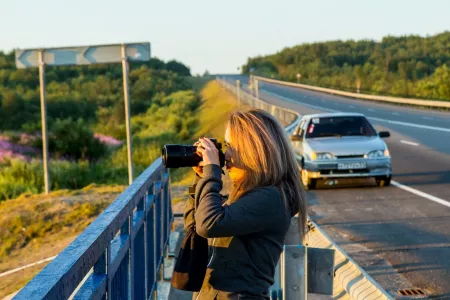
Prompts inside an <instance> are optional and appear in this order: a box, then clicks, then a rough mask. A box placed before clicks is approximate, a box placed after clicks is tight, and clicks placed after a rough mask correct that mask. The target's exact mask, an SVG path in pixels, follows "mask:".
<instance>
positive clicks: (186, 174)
mask: <svg viewBox="0 0 450 300" xmlns="http://www.w3.org/2000/svg"><path fill="white" fill-rule="evenodd" d="M200 97H201V101H202V104H201V106H200V109H199V110H198V116H199V118H198V119H199V124H198V127H197V128H198V129H197V130H196V131H195V133H194V136H193V137H192V138H193V140H197V139H198V138H200V137H203V136H207V137H215V138H217V139H218V140H219V141H220V142H223V138H224V135H225V129H226V125H227V121H228V117H229V115H230V113H231V112H233V111H235V110H236V109H237V102H236V98H234V96H233V95H232V94H231V93H229V92H228V91H226V90H224V89H223V88H222V87H221V86H220V84H219V83H218V82H217V81H215V80H213V81H209V82H207V83H206V84H205V85H204V87H203V88H202V89H201V90H200ZM194 178H195V174H194V172H193V171H192V170H191V169H190V168H181V169H175V170H172V171H171V179H172V184H173V185H190V184H192V182H193V181H194Z"/></svg>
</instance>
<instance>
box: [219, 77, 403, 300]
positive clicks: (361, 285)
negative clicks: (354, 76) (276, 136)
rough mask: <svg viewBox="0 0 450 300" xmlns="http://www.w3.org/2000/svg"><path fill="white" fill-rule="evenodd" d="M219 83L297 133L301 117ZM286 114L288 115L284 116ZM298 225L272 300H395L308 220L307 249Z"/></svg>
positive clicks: (279, 270)
mask: <svg viewBox="0 0 450 300" xmlns="http://www.w3.org/2000/svg"><path fill="white" fill-rule="evenodd" d="M218 81H219V83H220V84H222V86H224V87H225V88H226V89H227V90H229V91H230V92H232V93H233V94H234V95H235V96H236V97H237V98H238V100H239V101H244V102H245V103H246V104H247V105H249V106H252V107H257V108H261V109H264V110H266V111H268V112H270V113H272V114H273V115H275V116H276V117H277V118H279V120H280V121H281V122H283V123H284V124H285V126H286V125H287V126H286V127H285V129H286V132H287V133H288V134H290V133H291V132H292V131H293V130H294V129H295V127H296V125H297V124H298V122H299V121H300V119H301V116H300V114H299V113H297V112H295V111H293V110H290V109H286V108H283V107H279V106H276V105H273V104H270V103H267V102H265V101H262V100H260V99H258V98H257V97H255V96H253V95H251V94H249V93H246V92H245V91H243V90H241V89H240V84H239V82H238V83H237V84H235V85H233V84H231V83H230V82H228V81H226V80H223V79H219V78H218ZM283 110H284V111H285V112H282V111H283ZM275 113H276V114H275ZM289 122H290V123H289ZM297 222H298V221H297V219H296V218H293V219H292V224H291V228H290V230H289V232H288V234H287V236H286V241H285V247H284V252H283V254H282V257H281V259H280V262H281V264H280V265H278V266H277V269H276V276H275V285H274V286H273V287H272V291H271V292H272V297H271V298H272V299H277V300H279V299H285V300H291V299H292V300H294V299H295V300H303V299H306V298H307V293H324V294H330V295H331V294H332V295H333V298H334V299H358V300H359V299H361V300H362V299H365V300H366V299H380V300H384V299H389V300H391V299H394V298H393V297H392V296H391V295H390V294H388V293H387V292H386V291H385V290H384V289H383V288H382V287H381V286H380V285H378V284H377V283H376V282H375V280H373V278H372V277H371V276H370V275H369V274H367V272H365V271H364V270H363V269H361V268H360V267H359V266H358V265H357V264H356V262H355V261H354V260H353V259H352V258H350V257H349V256H348V255H347V254H346V253H345V252H344V251H343V250H342V249H341V248H340V247H339V246H338V245H337V244H336V243H335V242H333V241H332V240H331V239H330V238H329V237H328V235H327V234H326V233H325V232H324V231H323V230H322V229H320V228H319V226H317V224H315V223H314V222H313V221H312V220H308V228H309V231H308V233H307V235H306V237H305V246H306V247H303V246H302V245H301V241H300V235H299V233H298V226H297ZM292 245H293V246H292ZM310 247H314V248H310ZM325 249H327V250H329V249H333V250H335V251H334V252H333V254H334V255H333V256H330V253H327V252H326V251H324V250H325ZM320 250H322V251H320ZM330 257H332V258H331V261H332V262H333V263H332V265H333V266H334V268H333V270H331V271H327V265H326V261H327V260H330ZM330 273H331V274H330ZM327 275H328V276H331V278H332V285H333V287H332V291H331V292H330V293H328V287H327V286H326V285H327V284H328V282H327ZM321 285H323V286H321Z"/></svg>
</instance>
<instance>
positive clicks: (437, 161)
mask: <svg viewBox="0 0 450 300" xmlns="http://www.w3.org/2000/svg"><path fill="white" fill-rule="evenodd" d="M227 79H228V80H230V81H232V82H235V80H236V79H240V80H241V82H242V83H244V87H245V84H247V83H248V78H247V77H244V76H230V77H227ZM259 96H260V98H261V99H263V100H266V101H268V102H271V103H273V104H277V105H281V106H284V107H288V108H290V109H293V110H295V111H298V112H299V113H300V114H309V113H317V112H332V111H344V112H359V113H364V114H365V115H366V116H367V117H368V118H369V120H370V121H371V122H372V124H373V125H374V126H375V127H376V129H377V130H379V131H381V130H388V131H390V132H391V137H390V138H388V139H386V140H385V141H386V143H387V145H388V147H389V150H390V152H391V156H392V165H393V180H394V183H393V185H392V186H390V187H384V188H378V187H375V184H374V181H373V180H370V179H361V180H357V181H354V180H353V181H350V180H339V182H338V184H337V185H333V186H330V185H328V184H327V183H326V182H321V184H320V185H319V186H318V189H316V190H314V191H311V192H308V201H309V214H310V216H311V218H312V219H313V220H315V221H316V222H317V223H318V224H319V225H320V226H321V227H322V228H323V229H324V230H325V231H326V232H327V233H328V234H329V235H330V236H331V237H332V238H333V240H334V241H336V242H337V243H338V244H339V245H340V246H342V248H343V249H344V250H345V251H346V252H347V253H348V254H349V255H350V256H352V257H353V258H354V259H355V260H356V261H357V262H358V263H359V264H360V265H361V267H363V268H364V269H365V270H366V271H367V272H368V273H369V274H370V275H371V276H373V278H374V279H375V280H376V281H377V282H379V283H380V284H381V285H382V286H383V287H384V288H385V289H386V290H388V291H389V292H390V293H392V294H395V293H396V292H397V290H399V289H408V288H420V289H424V290H425V291H426V292H428V293H429V295H430V298H432V299H450V112H437V111H431V110H421V109H415V108H409V107H404V106H397V105H391V104H380V103H377V102H372V101H364V100H356V99H350V98H345V97H341V96H335V95H329V94H324V93H318V92H312V91H307V90H303V89H298V88H291V87H285V86H280V85H274V84H269V83H262V82H259Z"/></svg>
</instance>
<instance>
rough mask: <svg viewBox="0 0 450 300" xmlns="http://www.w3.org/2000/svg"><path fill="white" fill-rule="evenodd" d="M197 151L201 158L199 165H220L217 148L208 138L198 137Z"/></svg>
mask: <svg viewBox="0 0 450 300" xmlns="http://www.w3.org/2000/svg"><path fill="white" fill-rule="evenodd" d="M197 153H198V155H200V156H201V157H202V159H203V161H201V162H200V164H199V166H207V165H218V166H220V160H219V150H217V147H216V145H214V143H213V142H212V141H211V140H210V139H208V138H200V140H199V144H198V146H197Z"/></svg>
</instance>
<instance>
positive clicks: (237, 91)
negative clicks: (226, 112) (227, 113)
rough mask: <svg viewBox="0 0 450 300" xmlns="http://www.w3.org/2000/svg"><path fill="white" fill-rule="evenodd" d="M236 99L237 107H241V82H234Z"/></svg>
mask: <svg viewBox="0 0 450 300" xmlns="http://www.w3.org/2000/svg"><path fill="white" fill-rule="evenodd" d="M236 98H237V101H238V107H240V106H241V81H240V80H236Z"/></svg>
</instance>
